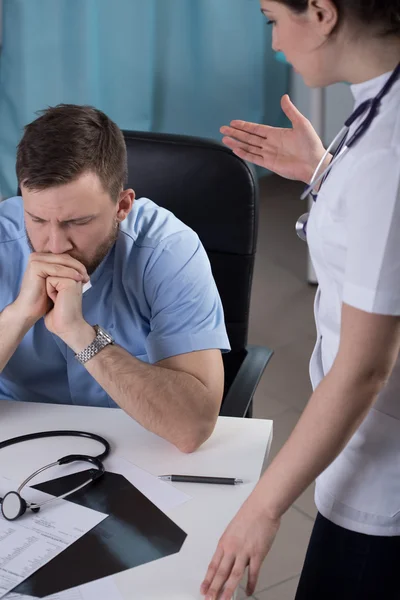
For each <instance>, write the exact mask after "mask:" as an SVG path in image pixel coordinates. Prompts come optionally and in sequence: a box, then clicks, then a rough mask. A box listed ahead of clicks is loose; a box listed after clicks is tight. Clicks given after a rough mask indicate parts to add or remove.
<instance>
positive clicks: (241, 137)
mask: <svg viewBox="0 0 400 600" xmlns="http://www.w3.org/2000/svg"><path fill="white" fill-rule="evenodd" d="M220 132H221V133H222V134H223V135H225V136H228V137H230V138H232V139H234V140H238V141H239V142H243V143H245V144H249V145H251V146H254V147H255V148H262V147H263V145H264V144H265V140H266V138H262V137H260V136H258V135H254V134H252V133H249V132H247V131H244V130H242V129H236V128H235V127H227V126H225V127H221V129H220Z"/></svg>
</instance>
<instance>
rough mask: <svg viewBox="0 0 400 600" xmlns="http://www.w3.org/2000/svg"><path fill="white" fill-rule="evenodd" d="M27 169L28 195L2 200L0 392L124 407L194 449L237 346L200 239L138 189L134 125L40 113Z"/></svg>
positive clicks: (25, 158)
mask: <svg viewBox="0 0 400 600" xmlns="http://www.w3.org/2000/svg"><path fill="white" fill-rule="evenodd" d="M17 177H18V182H19V184H20V187H21V190H22V198H21V197H15V198H10V199H9V200H6V201H4V202H2V203H1V204H0V283H1V285H0V311H2V312H0V398H3V399H9V400H10V399H11V400H22V401H31V402H56V403H63V404H80V405H89V406H105V407H117V406H119V407H121V408H122V409H123V410H125V411H126V412H127V413H128V414H129V415H130V416H131V417H132V418H134V419H135V420H136V421H138V422H139V423H141V424H142V425H143V426H144V427H146V428H147V429H149V430H150V431H152V432H154V433H156V434H158V435H160V436H162V437H163V438H165V439H167V440H169V441H170V442H172V443H173V444H175V445H176V446H177V447H178V448H179V449H180V450H182V451H183V452H192V451H194V450H195V449H196V448H198V447H199V446H200V445H201V444H202V443H203V442H204V441H205V440H206V439H207V438H208V437H209V436H210V434H211V433H212V431H213V429H214V426H215V423H216V419H217V416H218V413H219V408H220V404H221V399H222V393H223V380H224V375H223V364H222V358H221V350H228V349H229V341H228V338H227V334H226V330H225V325H224V317H223V310H222V306H221V301H220V298H219V295H218V291H217V289H216V285H215V282H214V280H213V277H212V273H211V269H210V264H209V261H208V258H207V255H206V253H205V251H204V249H203V247H202V245H201V243H200V241H199V238H198V237H197V235H196V234H195V233H194V232H193V231H192V230H191V229H189V228H188V227H186V226H185V225H184V224H183V223H181V221H179V220H178V219H177V218H176V217H174V216H173V215H172V214H171V213H170V212H168V211H167V210H165V209H163V208H160V207H158V206H156V205H155V204H154V203H153V202H151V200H148V199H146V198H140V199H138V200H135V194H134V192H133V190H131V189H127V190H124V183H125V182H126V179H127V159H126V147H125V143H124V139H123V135H122V133H121V131H120V130H119V129H118V127H117V126H116V125H115V123H113V122H112V121H111V120H110V119H109V118H108V117H107V116H106V115H105V114H104V113H102V112H100V111H98V110H96V109H94V108H91V107H87V106H75V105H59V106H57V107H55V108H49V109H48V110H46V111H44V112H43V113H42V115H41V116H40V117H39V118H37V119H36V120H35V121H33V122H32V123H31V124H29V125H28V126H27V127H26V128H25V133H24V136H23V138H22V140H21V142H20V144H19V146H18V154H17ZM89 279H90V284H91V287H89V289H87V291H85V288H86V287H87V285H86V284H87V283H88V281H89Z"/></svg>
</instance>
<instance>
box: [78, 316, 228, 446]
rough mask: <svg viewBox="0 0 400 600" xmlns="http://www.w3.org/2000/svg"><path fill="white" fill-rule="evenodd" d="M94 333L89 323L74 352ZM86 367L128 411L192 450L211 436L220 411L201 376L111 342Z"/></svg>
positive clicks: (90, 339)
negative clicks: (146, 359) (152, 362)
mask: <svg viewBox="0 0 400 600" xmlns="http://www.w3.org/2000/svg"><path fill="white" fill-rule="evenodd" d="M85 335H87V337H86V338H85V337H84V336H85ZM93 337H94V332H93V329H92V328H91V327H90V326H88V328H87V334H86V333H85V332H82V333H81V334H80V336H79V342H78V345H75V344H74V343H72V344H71V347H72V349H73V350H74V352H78V351H79V350H80V349H82V347H85V346H86V345H88V344H90V343H91V341H93ZM85 367H86V369H87V371H88V372H89V373H90V374H91V375H92V377H93V378H94V379H95V380H96V381H97V382H98V383H99V384H100V385H101V387H102V388H103V389H104V390H105V391H106V392H107V394H108V395H109V396H110V397H111V398H112V399H113V400H114V401H115V402H116V403H117V404H118V405H119V406H120V407H121V408H122V409H123V410H125V412H127V413H128V414H129V415H130V416H131V417H132V418H134V419H135V420H136V421H138V423H140V424H141V425H143V427H145V428H146V429H148V430H150V431H152V432H153V433H156V434H157V435H159V436H161V437H163V438H165V439H167V440H168V441H170V442H172V443H173V444H174V445H175V446H177V447H178V448H179V449H180V450H182V451H183V452H193V451H194V450H196V449H197V448H198V447H199V446H200V445H201V444H202V443H203V442H204V441H205V440H206V439H208V437H209V436H210V435H211V433H212V431H213V429H214V426H215V421H216V418H217V416H218V414H214V413H215V411H216V409H215V402H214V401H213V399H212V398H211V397H210V393H209V391H208V390H207V388H206V386H205V385H203V383H201V381H199V380H198V379H197V378H196V377H194V376H192V375H190V374H188V373H184V372H182V371H174V370H172V369H166V368H164V367H160V366H157V365H149V364H147V363H144V362H142V361H140V360H138V359H136V358H135V357H133V356H132V355H131V354H129V353H128V352H127V351H126V350H124V349H123V348H121V347H120V346H107V347H106V348H104V349H103V350H101V352H99V353H98V354H97V355H96V356H94V357H93V358H91V359H90V360H89V361H88V362H87V363H86V364H85Z"/></svg>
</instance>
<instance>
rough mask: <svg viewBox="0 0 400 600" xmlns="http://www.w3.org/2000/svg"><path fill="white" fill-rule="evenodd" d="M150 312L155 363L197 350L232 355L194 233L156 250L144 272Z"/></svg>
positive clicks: (150, 351)
mask: <svg viewBox="0 0 400 600" xmlns="http://www.w3.org/2000/svg"><path fill="white" fill-rule="evenodd" d="M144 290H145V295H146V299H147V302H148V304H149V306H150V312H151V321H150V330H151V331H150V334H149V335H148V337H147V340H146V349H147V354H148V356H149V360H150V362H151V363H156V362H158V361H160V360H163V359H165V358H169V357H171V356H176V355H178V354H186V353H189V352H194V351H198V350H209V349H220V350H222V351H228V350H230V346H229V340H228V336H227V333H226V328H225V321H224V313H223V308H222V303H221V300H220V297H219V293H218V290H217V287H216V284H215V281H214V278H213V276H212V272H211V266H210V262H209V260H208V256H207V254H206V252H205V250H204V248H203V246H202V245H201V243H200V241H199V238H198V236H197V235H196V234H195V233H194V232H193V231H191V230H184V231H180V232H178V233H174V234H173V235H171V236H169V237H168V238H166V239H165V240H163V241H162V242H160V243H159V244H158V246H157V247H156V248H155V250H154V252H153V253H152V256H151V258H150V260H149V262H148V264H147V267H146V269H145V272H144Z"/></svg>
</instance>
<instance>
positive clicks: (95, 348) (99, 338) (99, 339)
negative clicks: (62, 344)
mask: <svg viewBox="0 0 400 600" xmlns="http://www.w3.org/2000/svg"><path fill="white" fill-rule="evenodd" d="M93 329H94V330H95V332H96V337H95V338H94V340H93V342H92V343H91V344H89V346H87V348H85V349H84V350H81V352H78V354H75V358H76V360H77V361H79V362H80V363H81V364H82V365H84V364H85V363H86V362H87V361H88V360H90V359H91V358H93V356H96V354H98V353H99V352H100V350H103V348H105V347H106V346H109V345H110V344H114V343H115V342H114V339H113V338H112V337H111V335H110V334H109V333H107V331H105V330H104V329H103V328H102V327H100V325H93Z"/></svg>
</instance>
